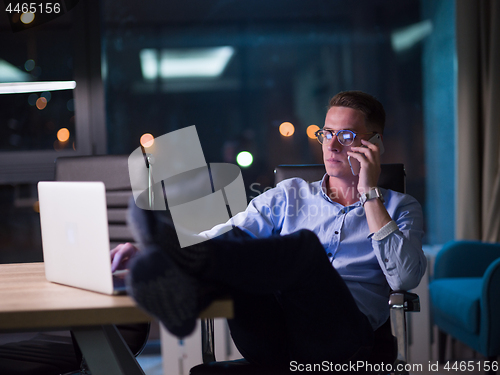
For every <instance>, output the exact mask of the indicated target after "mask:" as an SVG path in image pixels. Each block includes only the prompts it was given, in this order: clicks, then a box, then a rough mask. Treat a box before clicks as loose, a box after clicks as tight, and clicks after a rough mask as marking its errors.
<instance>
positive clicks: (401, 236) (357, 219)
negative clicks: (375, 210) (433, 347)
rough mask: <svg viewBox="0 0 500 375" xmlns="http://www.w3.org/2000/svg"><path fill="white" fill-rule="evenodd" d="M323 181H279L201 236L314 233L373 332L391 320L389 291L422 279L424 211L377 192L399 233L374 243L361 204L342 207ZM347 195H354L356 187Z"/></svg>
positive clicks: (404, 197)
mask: <svg viewBox="0 0 500 375" xmlns="http://www.w3.org/2000/svg"><path fill="white" fill-rule="evenodd" d="M326 177H327V175H325V176H324V177H323V179H322V180H321V181H316V182H313V183H307V182H305V181H304V180H302V179H300V178H292V179H288V180H285V181H282V182H280V183H279V184H278V185H277V186H276V187H275V188H273V189H270V190H268V191H266V192H265V193H263V194H261V195H259V196H257V197H256V198H254V199H253V200H252V201H251V202H250V204H249V205H248V207H247V209H246V210H245V211H244V212H241V213H239V214H237V215H235V216H234V217H233V218H232V219H231V220H230V221H229V222H228V223H226V224H221V225H219V226H216V227H214V228H213V229H211V230H210V231H207V232H205V234H208V235H210V236H211V237H213V236H215V235H216V233H217V232H219V231H222V230H223V229H224V228H227V225H228V224H231V225H236V226H238V227H239V228H241V229H242V230H244V231H245V232H247V233H248V234H250V235H251V236H252V237H258V238H263V237H268V236H271V235H273V234H280V235H286V234H290V233H293V232H296V231H298V230H300V229H309V230H311V231H313V232H314V233H316V235H317V236H318V238H319V240H320V242H321V243H322V244H323V247H324V248H325V251H326V253H327V255H328V257H329V259H330V262H331V263H332V265H333V267H335V269H336V270H337V271H338V272H339V274H340V275H341V276H342V278H343V279H344V281H345V282H346V284H347V286H348V288H349V290H350V291H351V293H352V295H353V297H354V299H355V301H356V303H357V305H358V307H359V309H360V310H361V311H362V312H363V313H364V314H365V315H366V316H367V317H368V319H369V321H370V323H371V325H372V327H373V329H377V328H378V327H380V326H381V325H382V324H383V323H385V321H386V320H387V319H388V317H389V306H388V296H389V293H390V289H393V290H398V289H404V290H409V289H412V288H415V287H416V286H417V285H418V283H419V282H420V279H421V278H422V276H423V275H424V272H425V269H426V266H427V261H426V258H425V256H424V253H423V251H422V236H423V217H422V209H421V207H420V204H419V203H418V202H417V201H416V200H415V199H414V198H413V197H411V196H409V195H407V194H401V193H398V192H395V191H392V190H385V189H381V190H382V193H383V196H384V199H385V202H384V205H385V207H386V209H387V211H388V213H389V215H390V216H391V218H392V219H393V220H394V222H395V223H396V224H397V228H396V226H394V231H392V232H391V233H390V234H388V235H386V236H385V237H384V238H382V239H379V240H377V239H375V238H377V236H373V234H371V233H370V231H369V229H368V223H367V220H366V216H365V211H364V208H363V206H362V205H361V203H360V202H359V201H358V202H356V203H355V204H353V205H351V206H347V207H345V206H343V205H341V204H339V203H336V202H333V201H332V200H331V199H330V198H329V197H328V196H327V195H326V194H325V191H326V189H325V179H326ZM348 193H349V194H351V193H352V194H356V193H357V192H356V191H355V187H353V191H352V192H348ZM378 237H380V236H378Z"/></svg>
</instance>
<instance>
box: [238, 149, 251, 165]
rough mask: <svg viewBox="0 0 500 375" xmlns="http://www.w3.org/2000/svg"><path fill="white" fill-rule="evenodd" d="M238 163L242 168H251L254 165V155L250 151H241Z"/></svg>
mask: <svg viewBox="0 0 500 375" xmlns="http://www.w3.org/2000/svg"><path fill="white" fill-rule="evenodd" d="M236 163H238V165H239V166H240V167H249V166H250V165H251V164H252V163H253V155H252V154H251V153H250V152H248V151H241V152H240V153H238V155H237V156H236Z"/></svg>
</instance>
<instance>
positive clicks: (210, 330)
mask: <svg viewBox="0 0 500 375" xmlns="http://www.w3.org/2000/svg"><path fill="white" fill-rule="evenodd" d="M214 336H215V330H214V320H213V319H202V320H201V357H202V360H203V363H205V364H207V363H210V362H215V337H214Z"/></svg>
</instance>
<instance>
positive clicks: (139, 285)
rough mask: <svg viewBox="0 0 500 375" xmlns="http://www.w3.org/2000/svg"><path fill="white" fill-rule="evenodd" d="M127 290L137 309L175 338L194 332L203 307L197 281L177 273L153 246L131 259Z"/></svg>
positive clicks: (166, 256) (176, 269) (179, 272)
mask: <svg viewBox="0 0 500 375" xmlns="http://www.w3.org/2000/svg"><path fill="white" fill-rule="evenodd" d="M127 290H128V293H129V295H131V296H132V297H133V298H134V300H135V301H136V302H137V304H138V305H139V306H141V307H142V308H143V309H144V310H146V311H147V312H149V313H150V314H151V315H153V316H155V317H156V318H158V319H159V320H160V321H161V322H162V323H163V324H164V325H165V327H166V328H167V330H168V331H169V332H171V333H172V334H173V335H175V336H177V337H185V336H188V335H189V334H190V333H192V332H193V330H194V328H195V325H196V319H197V317H198V315H199V313H200V311H201V310H202V309H203V308H204V307H206V306H201V303H202V302H201V299H202V296H201V292H200V291H201V287H200V283H199V282H198V280H196V279H195V278H193V277H192V276H189V275H187V274H185V273H183V272H182V271H180V270H179V269H178V268H177V267H176V266H175V264H174V263H173V262H172V261H171V260H170V259H169V257H168V255H167V254H165V253H164V252H163V251H160V250H159V249H158V248H157V247H156V246H148V247H147V248H146V249H144V250H143V251H142V252H141V253H140V254H139V255H137V257H136V258H134V260H133V262H132V265H131V267H130V272H129V275H128V278H127Z"/></svg>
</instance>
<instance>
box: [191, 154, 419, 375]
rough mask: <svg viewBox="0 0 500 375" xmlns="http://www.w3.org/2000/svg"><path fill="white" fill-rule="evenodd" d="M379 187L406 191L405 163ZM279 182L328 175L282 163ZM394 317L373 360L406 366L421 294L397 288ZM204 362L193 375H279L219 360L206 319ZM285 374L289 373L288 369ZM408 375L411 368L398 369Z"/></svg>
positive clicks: (384, 174) (378, 338)
mask: <svg viewBox="0 0 500 375" xmlns="http://www.w3.org/2000/svg"><path fill="white" fill-rule="evenodd" d="M381 167H382V171H381V174H380V178H379V182H378V186H379V187H382V188H385V189H391V190H395V191H398V192H403V193H404V192H405V191H406V185H405V182H406V174H405V170H404V166H403V164H382V166H381ZM274 172H275V184H277V183H278V182H280V181H283V180H285V179H288V178H292V177H300V178H303V179H304V180H306V181H309V182H312V181H318V180H320V179H321V178H322V177H323V175H324V174H325V166H324V165H323V164H315V165H280V166H278V167H277V168H276V169H275V171H274ZM388 302H389V306H390V318H389V319H388V320H387V322H386V323H385V324H384V325H382V327H380V328H379V329H377V331H375V345H374V349H373V352H372V357H371V358H370V360H371V361H370V362H373V363H382V362H383V363H386V364H387V363H390V364H394V366H393V368H394V369H396V368H397V365H402V366H403V367H402V368H404V365H405V364H406V363H407V334H406V316H405V313H406V312H418V311H420V300H419V297H418V295H416V294H414V293H409V292H406V291H393V292H392V293H391V294H390V296H389V301H388ZM202 358H203V363H202V364H200V365H197V366H195V367H193V368H192V369H191V371H190V375H243V374H245V375H267V374H269V375H279V374H278V373H277V370H276V369H275V368H263V367H262V366H256V365H252V364H250V363H249V362H247V361H246V360H245V359H239V360H233V361H220V362H216V360H215V345H214V322H213V320H212V319H204V320H202ZM285 373H287V374H288V373H289V372H287V371H285ZM395 373H397V374H407V373H408V372H407V371H400V372H395Z"/></svg>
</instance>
